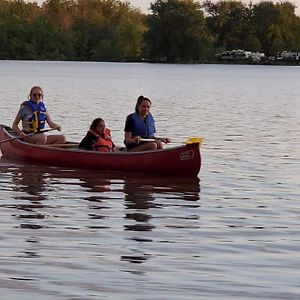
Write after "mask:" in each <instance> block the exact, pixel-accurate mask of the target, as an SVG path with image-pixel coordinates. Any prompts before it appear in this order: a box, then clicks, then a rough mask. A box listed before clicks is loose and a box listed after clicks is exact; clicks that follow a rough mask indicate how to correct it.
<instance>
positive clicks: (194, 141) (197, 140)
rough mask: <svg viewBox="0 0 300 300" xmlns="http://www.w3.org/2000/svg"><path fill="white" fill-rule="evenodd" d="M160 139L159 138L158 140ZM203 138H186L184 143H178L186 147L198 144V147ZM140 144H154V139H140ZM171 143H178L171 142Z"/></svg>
mask: <svg viewBox="0 0 300 300" xmlns="http://www.w3.org/2000/svg"><path fill="white" fill-rule="evenodd" d="M158 139H160V138H158ZM203 140H204V139H203V137H190V138H188V139H187V140H186V141H184V142H179V143H180V144H181V143H183V144H186V145H190V144H199V146H201V145H202V143H203ZM140 141H141V142H155V139H141V140H140ZM171 143H178V142H172V141H171Z"/></svg>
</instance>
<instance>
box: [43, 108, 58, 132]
mask: <svg viewBox="0 0 300 300" xmlns="http://www.w3.org/2000/svg"><path fill="white" fill-rule="evenodd" d="M46 121H47V123H48V125H49V127H50V128H52V129H56V130H58V131H61V129H62V128H61V126H60V125H58V124H56V123H54V122H53V121H52V120H51V118H50V115H49V113H48V112H47V117H46Z"/></svg>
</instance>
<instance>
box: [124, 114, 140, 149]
mask: <svg viewBox="0 0 300 300" xmlns="http://www.w3.org/2000/svg"><path fill="white" fill-rule="evenodd" d="M133 126H134V124H133V119H132V116H131V115H129V116H127V118H126V122H125V128H124V131H125V133H124V142H125V143H127V144H138V143H139V142H140V140H141V137H140V136H136V137H133V136H132V129H133Z"/></svg>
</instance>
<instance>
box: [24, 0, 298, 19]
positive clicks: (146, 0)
mask: <svg viewBox="0 0 300 300" xmlns="http://www.w3.org/2000/svg"><path fill="white" fill-rule="evenodd" d="M121 1H123V0H121ZM154 1H155V0H128V1H127V2H129V3H130V4H131V5H132V6H133V7H136V8H140V9H141V11H142V12H144V13H148V12H149V10H148V9H149V7H150V3H151V2H154ZM203 1H204V0H203ZM203 1H200V3H202V2H203ZM261 1H262V0H253V1H252V3H257V2H261ZM26 2H37V3H39V4H41V3H43V2H44V1H43V0H31V1H30V0H28V1H26ZM124 2H125V0H124ZM243 2H244V3H246V4H249V3H250V0H249V1H243ZM273 2H274V3H276V2H284V0H282V1H273ZM289 2H292V3H294V4H295V5H296V10H295V12H296V15H298V16H300V0H291V1H289Z"/></svg>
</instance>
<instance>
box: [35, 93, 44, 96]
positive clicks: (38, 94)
mask: <svg viewBox="0 0 300 300" xmlns="http://www.w3.org/2000/svg"><path fill="white" fill-rule="evenodd" d="M32 96H33V97H36V96H39V97H42V96H43V94H41V93H37V94H32Z"/></svg>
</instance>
